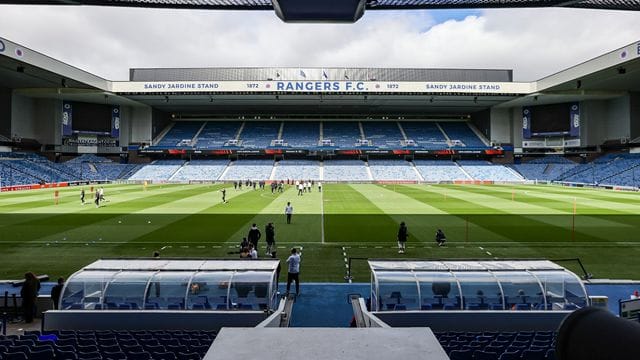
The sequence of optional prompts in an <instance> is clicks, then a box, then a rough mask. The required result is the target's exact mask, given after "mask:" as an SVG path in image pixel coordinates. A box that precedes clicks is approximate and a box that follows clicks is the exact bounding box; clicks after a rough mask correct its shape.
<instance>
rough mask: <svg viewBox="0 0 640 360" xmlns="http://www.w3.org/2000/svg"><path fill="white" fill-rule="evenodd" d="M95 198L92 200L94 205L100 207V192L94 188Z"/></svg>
mask: <svg viewBox="0 0 640 360" xmlns="http://www.w3.org/2000/svg"><path fill="white" fill-rule="evenodd" d="M94 195H95V198H94V200H93V202H94V203H95V204H96V207H100V192H99V191H98V190H97V189H96V192H95V193H94Z"/></svg>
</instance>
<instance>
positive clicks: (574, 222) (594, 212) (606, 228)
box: [465, 185, 640, 241]
mask: <svg viewBox="0 0 640 360" xmlns="http://www.w3.org/2000/svg"><path fill="white" fill-rule="evenodd" d="M465 186H467V185H465ZM466 189H467V190H468V191H473V192H483V193H485V194H496V193H501V194H502V195H501V197H507V196H508V199H511V196H512V193H511V192H509V189H508V187H506V186H501V185H499V186H493V187H491V188H487V187H486V186H483V185H479V186H470V187H467V188H466ZM538 189H540V188H529V189H528V190H517V191H516V192H517V194H514V195H515V196H514V200H513V201H511V202H512V203H515V202H516V201H517V202H519V203H523V202H528V201H535V202H537V203H541V201H546V202H547V203H549V204H550V205H552V204H555V206H559V207H570V208H571V212H572V214H571V216H573V201H574V199H576V200H575V201H576V204H577V205H576V214H577V215H576V216H575V219H574V218H572V219H571V227H572V228H573V227H574V226H575V229H576V230H577V232H582V233H589V234H590V235H591V236H595V237H599V238H602V239H610V241H611V240H612V235H614V236H615V237H614V238H620V239H621V240H626V241H640V216H638V215H637V214H639V212H635V213H633V212H628V211H624V212H618V211H615V210H609V209H607V208H601V207H600V208H599V207H595V206H588V205H585V204H584V202H585V201H590V200H589V199H584V198H581V197H577V196H576V197H573V196H563V195H547V194H545V193H544V192H541V191H537V190H538ZM542 190H544V189H542ZM558 196H561V197H562V198H563V199H564V200H559V199H558ZM557 203H563V204H562V205H558V204H557ZM496 205H498V204H497V203H496ZM552 206H554V205H552ZM529 217H530V218H536V219H537V220H539V221H542V222H545V223H550V224H552V225H560V226H563V225H565V224H566V223H567V222H568V221H567V219H566V217H562V218H559V217H548V216H542V217H540V216H534V215H531V216H529ZM558 220H559V221H558Z"/></svg>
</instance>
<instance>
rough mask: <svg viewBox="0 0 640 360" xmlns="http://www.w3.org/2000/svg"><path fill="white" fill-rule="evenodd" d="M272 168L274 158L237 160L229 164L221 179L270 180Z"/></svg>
mask: <svg viewBox="0 0 640 360" xmlns="http://www.w3.org/2000/svg"><path fill="white" fill-rule="evenodd" d="M272 170H273V161H272V160H237V161H233V162H231V163H230V164H229V166H228V168H227V170H226V171H225V172H224V173H223V174H222V176H221V177H220V180H268V179H269V178H270V177H271V172H272Z"/></svg>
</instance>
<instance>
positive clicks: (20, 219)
mask: <svg viewBox="0 0 640 360" xmlns="http://www.w3.org/2000/svg"><path fill="white" fill-rule="evenodd" d="M200 192H201V188H200V187H198V186H176V187H165V188H162V189H156V190H155V191H151V190H149V191H145V192H143V191H140V192H139V193H138V194H136V196H133V195H129V196H126V197H125V200H122V199H115V198H112V200H111V201H112V202H111V203H109V204H108V205H107V206H104V207H101V208H96V207H95V206H93V205H92V204H89V205H85V206H82V205H77V204H76V207H77V209H78V210H77V211H74V212H68V213H61V214H55V213H54V211H55V209H51V212H50V213H48V214H47V216H45V217H42V216H41V215H40V214H35V215H31V214H16V213H12V214H4V215H0V228H6V227H8V226H11V231H10V232H9V231H5V230H2V231H1V232H2V233H3V236H2V237H1V238H0V241H2V240H5V239H12V240H15V239H21V240H24V241H25V242H28V241H31V240H34V239H39V238H41V237H45V236H48V235H51V234H58V233H64V232H65V231H69V230H72V229H75V228H78V227H83V226H88V225H93V224H96V223H99V222H102V221H105V220H108V219H113V218H116V217H118V216H121V215H122V214H129V213H131V212H135V211H137V210H140V209H143V208H145V207H151V206H156V205H160V204H163V203H165V202H166V201H167V200H168V199H170V198H171V196H175V197H176V198H181V197H185V196H191V195H194V194H198V193H200ZM81 210H84V211H81Z"/></svg>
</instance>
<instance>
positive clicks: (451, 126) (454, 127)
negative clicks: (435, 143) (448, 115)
mask: <svg viewBox="0 0 640 360" xmlns="http://www.w3.org/2000/svg"><path fill="white" fill-rule="evenodd" d="M439 124H440V126H441V127H442V130H444V132H445V133H446V134H447V136H449V140H451V141H452V146H454V147H456V146H459V145H456V144H455V141H456V140H458V141H460V142H462V146H464V147H472V148H487V145H486V144H485V143H484V142H483V141H482V140H481V139H480V138H479V137H478V136H477V135H476V133H474V132H473V130H471V128H470V127H469V124H468V123H466V122H463V121H454V122H450V121H443V122H440V123H439Z"/></svg>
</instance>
